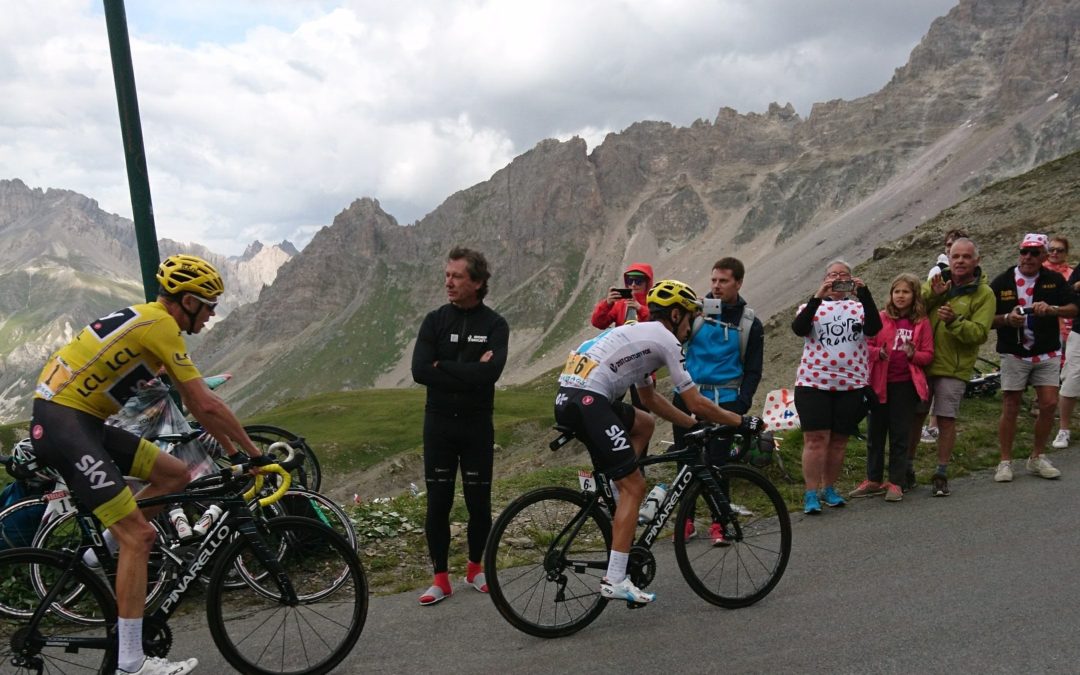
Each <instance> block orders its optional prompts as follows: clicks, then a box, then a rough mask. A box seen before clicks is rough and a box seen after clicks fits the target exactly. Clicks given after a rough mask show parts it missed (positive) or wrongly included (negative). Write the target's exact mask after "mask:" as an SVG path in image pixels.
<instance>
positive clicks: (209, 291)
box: [30, 255, 262, 675]
mask: <svg viewBox="0 0 1080 675" xmlns="http://www.w3.org/2000/svg"><path fill="white" fill-rule="evenodd" d="M157 281H158V283H159V284H160V288H159V290H158V298H157V302H150V303H146V304H141V305H133V306H131V307H126V308H124V309H121V310H119V311H116V312H113V313H112V314H109V315H108V316H104V317H102V318H100V319H97V320H96V321H94V322H92V323H91V324H90V325H89V326H87V327H86V328H83V329H82V331H80V332H79V334H78V335H76V336H75V339H73V340H72V341H71V342H69V343H68V344H67V345H65V346H63V347H61V348H60V349H59V350H58V351H57V352H56V353H55V354H53V355H52V357H50V358H49V360H48V362H47V363H46V364H45V367H44V369H42V371H41V375H40V377H39V378H38V382H37V387H36V388H35V390H34V408H33V418H32V419H31V422H30V437H31V441H32V442H33V445H34V451H35V453H36V454H37V456H38V458H39V459H40V460H41V461H43V462H44V463H46V464H48V465H49V466H52V467H53V468H54V469H56V470H57V471H59V472H60V474H61V475H62V476H63V477H64V480H65V481H66V482H67V484H68V487H69V489H71V490H72V492H73V493H74V494H75V495H76V496H77V497H78V498H79V499H80V500H81V501H82V502H83V503H84V504H86V505H87V506H88V507H89V508H91V509H93V511H94V514H95V515H96V516H97V517H98V518H99V519H100V520H101V522H102V524H103V525H104V526H105V527H107V528H109V529H108V532H109V535H111V537H113V538H115V540H116V541H117V542H119V545H120V551H119V560H118V563H117V574H116V604H117V610H118V613H119V617H120V618H119V625H118V631H117V632H118V637H119V648H120V649H119V658H118V662H117V665H118V669H117V671H116V672H117V673H118V675H120V674H124V675H127V674H129V673H138V674H139V675H183V674H184V673H188V672H191V670H192V669H194V668H195V666H196V665H198V661H197V660H196V659H187V660H184V661H178V662H171V661H167V660H165V659H162V658H155V657H151V658H147V657H146V656H145V655H144V653H143V649H142V617H143V605H144V603H145V601H146V577H147V562H148V560H149V556H150V549H151V547H152V545H153V542H154V539H155V536H156V535H155V531H154V528H153V527H151V526H150V524H149V523H148V522H147V518H148V517H153V516H154V515H155V513H156V512H157V511H158V510H160V509H153V510H152V509H147V510H146V512H145V513H144V512H142V511H140V510H139V509H138V508H136V504H135V496H134V495H132V493H131V490H130V489H129V488H128V487H127V485H126V483H125V482H124V478H123V477H124V476H125V475H127V476H134V477H136V478H141V479H143V480H145V481H147V482H148V483H149V485H147V487H145V488H143V490H142V491H140V492H139V494H138V497H139V498H145V497H153V496H157V495H162V494H168V493H170V492H178V491H180V490H182V489H183V488H184V486H185V485H186V484H187V482H188V472H187V467H186V466H185V465H184V463H183V462H181V461H180V460H179V459H176V458H175V457H173V456H171V455H169V454H167V453H165V452H163V451H161V450H159V449H158V447H157V446H155V445H154V444H153V443H151V442H149V441H147V440H145V439H141V438H139V437H138V436H135V435H134V434H132V433H130V432H128V431H125V430H123V429H119V428H117V427H113V426H109V425H106V424H105V418H106V417H108V416H109V415H111V414H112V413H114V412H116V411H117V410H119V409H120V407H121V406H123V404H124V402H125V401H126V400H127V399H128V398H129V397H131V396H132V395H133V394H134V393H135V392H136V389H137V387H138V384H139V383H140V382H144V381H146V380H149V379H151V378H153V377H154V375H155V374H156V373H157V372H158V370H159V369H160V368H161V367H164V368H165V370H166V372H167V373H168V374H169V377H170V378H171V379H172V381H173V383H174V385H175V386H176V388H177V390H178V391H179V392H180V396H181V398H182V399H183V401H184V405H186V406H187V408H188V410H190V411H191V413H192V415H194V416H195V419H197V420H198V421H199V422H200V423H201V424H202V426H203V428H204V429H206V430H207V431H208V432H210V433H211V434H212V435H213V436H214V438H216V439H217V440H218V441H219V442H220V443H221V445H222V447H224V448H225V451H226V452H227V453H228V454H229V455H230V456H231V455H234V454H236V452H237V448H236V446H235V445H234V441H235V443H237V444H239V445H240V446H241V447H242V448H243V450H244V451H245V452H246V453H247V454H248V455H249V456H251V457H253V458H254V457H260V456H261V454H262V453H261V452H260V451H259V448H258V446H256V445H255V444H254V443H252V441H251V439H250V438H249V437H248V435H247V433H246V432H245V431H244V428H243V426H242V425H241V424H240V421H239V420H238V419H237V418H236V416H235V415H234V414H233V413H232V411H231V410H230V409H229V407H228V406H226V405H225V403H224V402H223V401H222V400H221V399H220V398H219V397H218V396H217V395H216V394H214V393H213V392H212V391H210V389H209V388H208V387H207V386H206V383H205V382H203V379H202V377H201V376H200V374H199V371H198V369H197V368H196V367H195V364H194V363H192V362H191V359H190V357H189V356H188V353H187V347H186V346H185V344H184V339H183V337H182V336H181V335H180V331H181V329H182V330H184V331H185V332H187V333H188V334H189V335H193V334H195V333H198V332H199V331H201V330H202V329H203V327H204V326H205V325H206V322H207V321H209V319H210V317H211V316H213V314H214V308H215V307H216V306H217V300H216V298H218V296H220V295H221V294H222V293H223V292H224V291H225V285H224V283H223V282H222V280H221V275H220V274H218V272H217V270H216V269H214V267H213V265H211V264H210V263H208V262H206V261H205V260H202V259H200V258H196V257H194V256H187V255H174V256H170V257H169V258H166V259H165V261H164V262H162V263H161V265H160V266H159V267H158V272H157Z"/></svg>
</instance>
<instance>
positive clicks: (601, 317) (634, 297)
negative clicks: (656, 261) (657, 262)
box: [592, 263, 653, 330]
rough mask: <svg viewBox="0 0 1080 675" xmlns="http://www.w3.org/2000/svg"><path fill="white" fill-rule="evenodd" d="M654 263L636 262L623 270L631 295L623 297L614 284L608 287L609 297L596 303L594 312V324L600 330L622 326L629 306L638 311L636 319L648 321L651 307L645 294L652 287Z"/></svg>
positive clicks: (624, 281) (624, 280) (625, 284)
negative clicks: (646, 301)
mask: <svg viewBox="0 0 1080 675" xmlns="http://www.w3.org/2000/svg"><path fill="white" fill-rule="evenodd" d="M652 280H653V271H652V265H646V264H645V263H634V264H633V265H630V266H629V267H627V268H626V271H625V272H623V284H624V288H629V289H630V293H631V296H630V297H629V298H623V297H622V296H621V295H620V294H619V291H620V289H619V288H616V287H615V286H612V287H611V288H609V289H608V294H607V297H605V298H604V299H602V300H601V301H600V302H598V303H596V308H595V309H593V313H592V325H593V326H595V327H596V328H599V329H600V330H603V329H605V328H611V327H612V326H621V325H623V324H624V323H626V321H627V317H626V312H627V308H633V309H634V310H635V311H636V312H637V316H634V317H633V319H634V320H635V321H648V320H649V308H648V306H647V305H646V303H645V296H646V294H648V292H649V289H650V288H651V287H652Z"/></svg>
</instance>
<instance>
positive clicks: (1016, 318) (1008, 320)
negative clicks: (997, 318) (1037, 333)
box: [1005, 306, 1027, 328]
mask: <svg viewBox="0 0 1080 675" xmlns="http://www.w3.org/2000/svg"><path fill="white" fill-rule="evenodd" d="M1025 323H1027V319H1025V318H1024V315H1023V314H1021V313H1020V307H1019V306H1016V307H1013V310H1012V311H1011V312H1009V313H1008V314H1006V315H1005V325H1006V326H1010V327H1012V328H1020V327H1021V326H1023V325H1024V324H1025Z"/></svg>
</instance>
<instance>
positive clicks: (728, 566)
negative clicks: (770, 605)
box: [675, 464, 791, 609]
mask: <svg viewBox="0 0 1080 675" xmlns="http://www.w3.org/2000/svg"><path fill="white" fill-rule="evenodd" d="M713 477H714V478H715V479H716V480H717V482H718V484H719V485H720V492H721V494H719V495H716V501H717V502H727V503H728V504H730V505H731V508H730V514H731V515H730V518H728V519H727V521H728V522H723V521H724V520H725V518H724V517H723V516H719V515H718V514H717V515H714V514H713V511H712V509H711V508H710V505H709V500H707V499H706V490H707V488H706V486H705V485H704V484H703V483H701V482H695V483H694V485H692V486H690V489H689V490H688V491H687V493H686V495H685V497H684V498H683V500H682V505H681V506H680V507H679V515H678V520H676V523H679V524H683V523H685V522H686V521H687V519H693V520H694V530H693V531H695V532H697V533H702V534H703V533H706V532H709V530H710V529H711V528H712V526H713V525H714V523H716V524H717V525H719V526H721V527H723V528H724V535H725V536H724V539H725V544H724V545H715V544H714V542H713V538H712V537H706V536H699V537H696V538H694V539H691V540H690V541H687V539H686V530H687V528H686V527H685V526H682V527H676V528H675V558H676V560H678V562H679V570H680V571H681V572H682V575H683V577H684V578H685V579H686V582H687V583H688V584H690V588H692V589H693V590H694V592H695V593H697V594H698V595H700V596H701V597H702V598H704V599H705V600H706V601H708V602H711V603H712V604H714V605H719V606H721V607H726V608H728V609H736V608H738V607H746V606H748V605H752V604H754V603H755V602H757V601H758V600H761V599H762V598H764V597H765V596H766V595H768V594H769V591H771V590H772V589H773V587H774V586H776V584H777V583H778V582H779V581H780V577H782V576H783V575H784V569H785V568H786V567H787V562H788V556H790V555H791V518H790V517H789V515H788V511H787V505H786V504H785V503H784V498H783V497H781V496H780V492H779V491H778V490H777V489H776V487H775V486H774V485H773V484H772V483H770V482H769V480H768V479H767V478H766V477H765V476H763V475H762V474H760V473H758V472H757V471H755V470H753V469H751V468H749V467H746V466H741V465H738V464H729V465H725V466H722V467H719V468H714V469H713Z"/></svg>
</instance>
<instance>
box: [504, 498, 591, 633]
mask: <svg viewBox="0 0 1080 675" xmlns="http://www.w3.org/2000/svg"><path fill="white" fill-rule="evenodd" d="M587 503H588V501H587V498H586V497H585V496H584V495H583V494H582V493H580V492H575V491H574V490H570V489H567V488H561V487H547V488H540V489H538V490H533V491H531V492H527V493H526V494H524V495H522V496H521V497H518V498H517V499H516V500H514V501H513V502H511V503H510V505H509V506H507V507H506V509H505V510H504V511H503V512H502V514H500V515H499V517H498V518H497V519H496V520H495V523H494V524H493V525H492V526H491V534H490V535H488V541H487V546H486V547H485V551H484V571H485V572H486V575H487V582H488V591H489V594H490V595H491V600H492V602H494V603H495V607H496V608H498V610H499V613H500V614H502V615H503V618H505V619H506V620H507V621H509V622H510V623H511V624H512V625H513V626H514V627H515V628H517V629H518V630H521V631H524V632H526V633H528V634H530V635H536V636H538V637H544V638H555V637H564V636H566V635H570V634H572V633H576V632H577V631H579V630H581V629H582V628H584V627H585V626H587V625H589V624H590V623H592V621H593V620H594V619H596V617H598V616H600V612H602V611H604V607H605V606H606V605H607V600H605V599H603V598H601V597H600V580H601V579H602V578H603V576H604V572H605V571H606V570H607V560H608V552H609V551H610V550H611V521H610V520H609V519H608V517H607V515H605V514H604V513H603V512H601V511H600V510H599V508H593V509H592V510H591V511H589V513H588V514H582V509H583V508H584V507H585V506H586V504H587ZM579 514H581V515H582V516H583V517H582V518H581V519H578V518H577V517H578V516H579Z"/></svg>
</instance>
